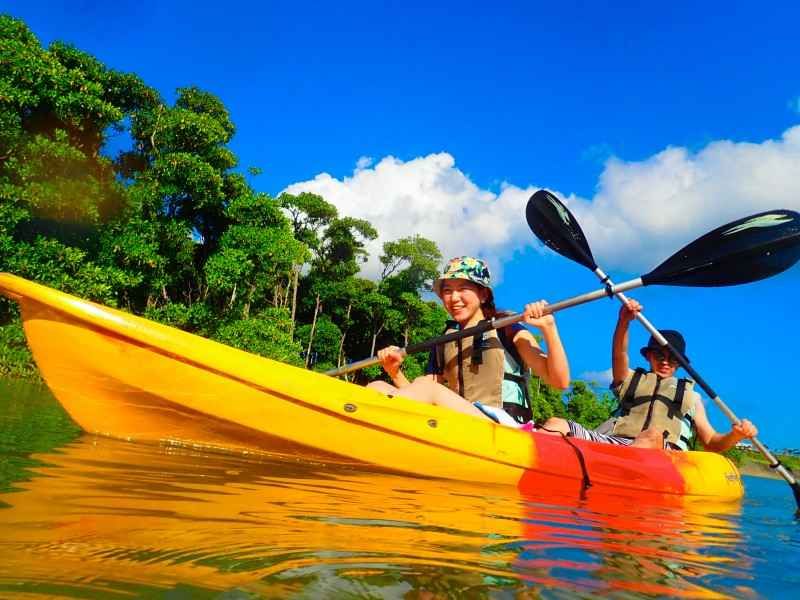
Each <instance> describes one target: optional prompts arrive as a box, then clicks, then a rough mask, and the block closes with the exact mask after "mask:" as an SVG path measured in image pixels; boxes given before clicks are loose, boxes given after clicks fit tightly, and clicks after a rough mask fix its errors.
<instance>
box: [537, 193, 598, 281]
mask: <svg viewBox="0 0 800 600" xmlns="http://www.w3.org/2000/svg"><path fill="white" fill-rule="evenodd" d="M525 218H526V219H527V220H528V226H529V227H530V228H531V230H532V231H533V233H534V234H536V237H538V238H539V239H540V240H541V241H542V242H543V243H544V244H545V245H546V246H547V247H548V248H550V249H552V250H555V251H556V252H558V253H559V254H560V255H561V256H566V257H567V258H569V259H570V260H574V261H575V262H578V263H580V264H582V265H583V266H584V267H587V268H588V269H591V270H592V271H594V270H595V269H596V268H597V263H595V262H594V257H593V256H592V251H591V250H590V249H589V244H588V242H587V241H586V236H584V235H583V231H582V230H581V226H580V225H578V221H576V220H575V217H573V216H572V213H571V212H569V209H567V207H566V206H564V204H563V203H562V202H561V200H559V199H558V198H556V197H555V195H553V194H551V193H550V192H548V191H547V190H539V191H538V192H536V193H535V194H534V195H533V196H531V199H530V200H528V206H527V207H526V208H525Z"/></svg>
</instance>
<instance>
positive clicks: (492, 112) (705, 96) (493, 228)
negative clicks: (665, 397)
mask: <svg viewBox="0 0 800 600" xmlns="http://www.w3.org/2000/svg"><path fill="white" fill-rule="evenodd" d="M603 4H605V3H603ZM603 4H601V3H596V4H594V5H592V4H591V3H583V2H561V3H539V2H520V3H506V4H503V5H498V6H496V7H492V8H488V5H487V4H486V3H467V2H457V3H456V2H452V3H444V2H443V3H436V4H435V5H434V3H409V2H406V3H375V2H370V3H367V2H364V3H352V2H339V3H310V4H301V3H278V2H267V3H257V2H252V3H245V2H235V1H231V2H228V3H224V4H219V3H207V4H206V3H203V2H191V3H190V2H162V3H156V2H135V3H129V2H118V3H115V4H113V5H109V4H108V3H93V2H76V1H72V2H58V1H52V2H18V1H16V0H12V1H11V2H8V1H7V2H5V3H4V4H3V7H2V8H1V9H0V10H3V11H5V12H7V13H9V14H11V15H13V16H16V17H20V18H22V19H24V20H25V21H26V22H27V23H28V25H29V26H30V27H31V28H32V30H33V31H34V33H35V34H36V35H37V36H38V37H39V38H40V40H41V41H42V42H43V43H44V44H45V45H46V44H48V43H50V42H51V41H53V40H56V39H60V40H64V41H67V42H71V43H74V44H75V45H76V46H78V47H79V48H81V49H83V50H86V51H88V52H90V53H91V54H93V55H95V56H97V57H98V58H99V59H100V60H102V61H103V62H104V63H106V64H107V65H109V66H110V67H113V68H115V69H118V70H123V71H133V72H135V73H137V74H139V75H140V76H141V77H142V78H143V79H144V81H145V82H146V83H148V84H149V85H152V86H154V87H156V88H157V89H159V90H160V91H161V93H162V94H163V95H164V97H165V98H166V99H168V100H171V99H173V98H174V90H175V88H177V87H180V86H187V85H197V86H199V87H202V88H204V89H206V90H209V91H211V92H213V93H215V94H217V95H218V96H219V97H220V98H221V99H222V100H223V101H224V103H225V104H226V106H227V107H228V108H229V110H230V111H231V115H232V118H233V120H234V122H235V124H236V126H237V134H236V137H235V138H234V141H233V144H232V146H233V149H234V151H235V152H236V153H237V154H238V155H239V157H240V159H241V165H242V166H243V167H248V166H257V167H260V168H261V169H263V171H264V173H263V175H261V176H259V177H257V178H255V179H254V180H253V185H254V186H255V187H256V188H257V189H259V190H261V191H265V192H269V193H270V194H278V193H279V192H281V191H282V190H285V189H289V190H292V191H297V190H301V189H308V190H313V191H317V192H320V193H322V194H323V195H324V196H325V197H326V198H327V199H328V200H330V201H332V202H334V203H336V204H337V206H339V208H340V211H341V212H343V213H345V214H352V215H354V216H360V217H364V218H368V219H370V220H371V221H372V222H373V223H374V224H375V225H376V226H377V227H378V229H379V231H381V232H382V235H383V238H382V240H381V241H386V240H389V239H396V238H398V237H401V236H404V235H409V234H413V233H421V234H423V235H425V236H426V237H430V238H431V239H434V240H435V241H436V242H437V243H438V244H439V245H440V247H441V248H442V249H443V251H444V253H445V254H447V255H451V254H452V255H454V254H461V253H475V254H481V255H483V256H486V257H487V258H488V259H489V260H490V262H491V266H492V267H493V271H494V272H495V274H496V276H497V278H498V280H499V281H500V283H499V284H498V285H497V288H496V295H497V297H498V298H499V300H500V302H501V304H503V305H504V306H506V307H508V308H511V309H518V308H521V306H522V305H523V304H524V303H525V302H526V301H529V300H534V299H539V298H546V299H548V300H550V301H556V300H559V299H563V298H565V297H568V296H572V295H574V294H578V293H582V292H584V291H588V290H591V289H595V288H596V287H597V284H596V280H595V279H594V276H593V275H592V274H591V273H589V272H588V271H586V270H585V269H583V268H582V267H579V266H577V265H574V264H572V263H570V262H569V261H567V260H566V259H564V258H562V257H560V256H555V255H552V254H550V253H547V252H543V251H542V250H541V248H539V247H538V246H537V244H536V243H535V241H534V240H533V238H532V235H531V234H530V233H529V232H528V230H527V226H526V224H525V220H524V205H525V201H526V200H527V198H528V197H529V196H530V194H531V193H532V192H533V191H534V190H535V189H538V188H539V187H547V188H549V189H552V190H554V191H556V192H557V193H559V194H560V195H561V197H562V198H564V199H565V200H566V201H567V202H568V205H569V206H570V208H571V209H572V210H573V212H574V213H575V214H576V216H577V217H578V219H579V221H580V222H581V224H582V225H583V228H584V230H585V231H586V234H587V237H588V239H589V242H590V244H591V246H592V249H593V250H594V253H595V255H596V258H597V260H598V263H599V264H600V266H601V267H603V268H604V269H605V270H607V271H609V272H610V273H611V274H612V276H613V277H614V278H615V279H617V280H619V281H622V280H625V279H630V278H632V277H635V276H637V275H639V274H642V273H644V272H646V271H649V270H650V269H651V268H653V267H654V266H656V265H657V264H658V263H659V262H660V261H661V260H663V259H664V258H666V257H667V256H668V255H669V254H671V253H672V252H673V251H675V250H677V249H679V248H680V247H681V246H682V245H683V244H685V243H687V242H689V241H690V240H692V239H694V238H695V237H697V236H699V235H700V234H702V233H704V232H706V231H708V230H710V229H712V228H714V227H716V226H718V225H721V224H722V223H724V222H727V221H730V220H732V219H734V218H738V217H741V216H745V215H747V214H751V213H754V212H759V211H761V210H767V209H770V208H792V209H795V210H800V129H793V128H795V127H798V126H800V74H799V73H800V72H799V71H798V69H797V65H800V44H798V42H797V37H798V36H797V23H799V22H800V4H798V3H797V2H775V3H769V5H765V4H763V3H754V2H724V3H723V2H719V3H715V2H706V3H688V2H686V3H684V2H673V3H668V4H663V3H662V4H653V3H623V2H620V3H614V6H612V7H609V6H604V5H603ZM366 274H367V275H369V274H370V270H369V268H368V269H367V271H366ZM799 290H800V267H795V268H794V269H793V270H792V271H790V272H788V273H785V274H783V275H781V276H778V277H776V278H773V279H771V280H768V281H764V282H759V283H755V284H750V285H746V286H740V287H733V288H719V289H709V290H702V289H691V288H665V287H654V288H650V289H645V290H642V291H640V292H638V293H636V292H634V293H631V295H632V296H635V297H637V298H639V299H641V300H642V301H643V303H644V304H645V311H646V314H647V316H648V317H649V318H650V320H651V321H652V322H653V323H655V324H656V325H657V326H659V327H662V328H677V329H681V330H682V331H683V332H684V333H685V335H686V337H687V341H688V354H689V355H690V357H691V359H692V361H693V364H694V365H695V367H696V368H697V369H698V371H699V372H700V373H701V374H702V375H703V376H704V377H705V378H706V379H707V380H708V382H709V383H711V385H712V386H714V387H715V388H716V390H717V391H718V392H719V393H720V395H721V397H722V398H723V399H725V400H726V401H727V402H728V404H729V405H730V406H731V407H732V408H733V409H734V411H735V412H737V413H738V414H739V415H740V416H747V417H750V418H751V419H753V420H754V421H755V422H756V423H757V425H758V426H759V427H760V429H761V437H762V439H763V441H764V442H765V443H767V444H768V445H772V446H774V447H776V448H782V447H787V446H790V447H791V446H794V447H797V446H800V439H798V435H797V433H796V430H795V427H796V425H795V424H796V423H798V422H800V403H798V398H797V396H798V395H797V393H796V392H795V391H794V390H793V387H794V386H793V385H792V384H791V379H790V378H791V376H792V373H794V369H795V368H796V360H797V359H796V358H795V351H794V349H795V347H796V342H795V338H796V336H797V335H798V333H800V319H798V316H797V314H796V312H795V311H796V309H797V305H798V302H797V299H796V295H797V292H798V291H799ZM616 312H617V306H616V305H614V304H612V302H610V301H608V300H604V301H601V302H596V303H594V304H593V305H589V306H584V307H579V308H574V309H571V310H570V311H568V312H564V313H562V314H561V315H560V316H559V317H558V322H559V326H560V329H561V333H562V337H563V340H564V344H565V346H566V348H567V352H568V355H569V358H570V362H571V366H572V372H573V376H581V375H584V374H597V375H594V376H595V377H596V378H599V379H602V375H601V374H602V373H603V372H604V371H606V370H607V369H608V367H609V345H610V336H611V332H612V329H613V326H614V321H615V318H616ZM634 327H635V328H634V329H633V330H632V347H633V348H638V347H639V346H641V345H643V344H644V343H645V342H646V338H647V335H646V333H645V332H644V331H643V330H642V329H641V328H637V327H636V326H635V325H634ZM709 413H710V415H711V418H712V422H713V423H714V424H715V425H716V426H717V428H718V429H720V430H727V428H728V427H727V423H726V421H725V419H724V417H722V416H721V415H720V413H719V412H718V411H717V410H716V409H714V408H711V409H710V410H709Z"/></svg>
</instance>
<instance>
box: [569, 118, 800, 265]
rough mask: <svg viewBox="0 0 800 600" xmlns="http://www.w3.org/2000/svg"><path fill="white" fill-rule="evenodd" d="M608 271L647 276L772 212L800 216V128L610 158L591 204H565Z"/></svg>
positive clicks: (581, 201)
mask: <svg viewBox="0 0 800 600" xmlns="http://www.w3.org/2000/svg"><path fill="white" fill-rule="evenodd" d="M566 202H567V205H568V206H569V208H570V210H572V211H573V212H574V213H575V216H576V217H577V219H578V221H579V223H580V224H581V227H582V228H583V230H584V232H585V233H586V237H587V238H588V240H589V242H590V244H591V247H592V250H593V252H594V254H595V257H596V258H597V261H598V264H600V265H601V266H602V267H604V268H606V269H609V268H618V269H623V270H628V271H644V270H649V269H650V268H652V267H654V266H655V265H656V264H658V263H659V262H661V261H662V260H663V259H665V258H667V257H668V256H669V255H671V254H672V253H673V252H675V251H676V250H678V249H679V248H680V247H682V246H683V245H685V244H686V243H688V242H690V241H691V240H692V239H694V238H696V237H698V236H699V235H701V234H703V233H705V232H707V231H710V230H711V229H714V228H715V227H718V226H720V225H722V224H724V223H726V222H728V221H732V220H734V219H737V218H740V217H743V216H746V215H748V214H752V213H755V212H760V211H765V210H770V209H774V208H789V209H795V210H797V209H800V126H796V127H793V128H791V129H788V130H787V131H786V132H784V134H783V136H782V137H781V139H779V140H767V141H765V142H762V143H760V144H753V143H745V142H740V143H734V142H730V141H717V142H713V143H711V144H709V145H708V146H706V147H705V148H703V149H702V150H701V151H699V152H697V153H694V154H693V153H690V152H689V151H688V150H686V149H685V148H675V147H671V148H667V149H666V150H663V151H662V152H659V153H658V154H656V155H654V156H652V157H650V158H648V159H647V160H644V161H640V162H625V161H622V160H620V159H617V158H611V159H610V160H608V161H607V162H606V165H605V169H604V171H603V174H602V175H601V176H600V184H599V187H598V192H597V194H596V195H595V197H594V198H593V199H592V201H591V202H588V201H586V200H584V199H581V198H577V197H574V196H570V197H567V198H566Z"/></svg>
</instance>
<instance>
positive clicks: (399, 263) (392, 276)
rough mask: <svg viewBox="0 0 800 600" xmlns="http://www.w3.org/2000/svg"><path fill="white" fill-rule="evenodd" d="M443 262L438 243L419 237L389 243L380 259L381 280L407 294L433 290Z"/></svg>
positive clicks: (384, 247)
mask: <svg viewBox="0 0 800 600" xmlns="http://www.w3.org/2000/svg"><path fill="white" fill-rule="evenodd" d="M441 260H442V253H441V252H439V248H438V247H437V246H436V244H435V243H434V242H432V241H431V240H428V239H425V238H424V237H422V236H419V235H414V236H411V237H406V238H402V239H399V240H396V241H394V242H386V243H384V244H383V254H382V255H381V257H380V261H381V264H382V265H383V271H382V272H381V281H382V282H386V283H387V284H388V285H389V287H392V288H395V289H397V288H399V289H401V290H403V291H409V292H418V291H421V290H430V289H431V283H432V281H433V279H435V278H436V276H437V275H438V273H439V263H440V262H441ZM387 280H392V281H387Z"/></svg>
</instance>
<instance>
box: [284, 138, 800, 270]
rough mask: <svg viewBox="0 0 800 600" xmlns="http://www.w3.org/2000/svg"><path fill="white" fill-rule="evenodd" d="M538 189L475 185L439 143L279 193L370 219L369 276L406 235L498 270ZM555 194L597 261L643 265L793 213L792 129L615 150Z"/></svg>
mask: <svg viewBox="0 0 800 600" xmlns="http://www.w3.org/2000/svg"><path fill="white" fill-rule="evenodd" d="M540 183H541V184H543V185H546V183H547V182H540ZM536 189H538V188H537V187H527V188H520V187H517V186H515V185H513V183H504V184H503V185H502V186H501V190H500V193H499V194H495V193H493V192H491V191H488V190H485V189H481V188H479V187H478V186H476V185H475V184H474V183H473V182H472V181H471V180H470V179H469V177H468V176H467V175H465V174H464V173H463V172H462V171H460V170H459V169H458V168H457V167H456V163H455V159H454V158H453V156H451V155H450V154H448V153H446V152H442V153H439V154H430V155H428V156H424V157H419V158H416V159H413V160H409V161H405V162H404V161H402V160H399V159H397V158H394V157H391V156H389V157H385V158H383V159H382V160H380V161H379V162H378V163H377V164H374V165H373V163H372V160H371V159H368V158H365V157H362V158H360V159H359V160H358V163H357V165H356V168H355V170H354V171H353V174H352V176H350V177H343V178H342V179H337V178H334V177H332V176H331V175H329V174H327V173H322V174H320V175H317V176H316V177H315V178H314V179H312V180H309V181H303V182H298V183H295V184H292V185H290V186H289V187H288V188H286V190H285V191H287V192H289V193H295V194H296V193H299V192H301V191H308V192H314V193H317V194H320V195H322V196H323V197H324V198H325V199H326V200H328V201H329V202H331V203H333V204H335V205H336V206H337V208H338V209H339V211H340V213H341V214H343V215H348V216H353V217H359V218H364V219H367V220H368V221H370V222H371V223H372V224H373V225H374V226H375V227H376V228H377V229H378V231H379V232H380V234H381V237H380V239H379V240H376V241H375V242H373V243H371V244H370V246H369V247H368V250H369V252H370V254H371V256H372V258H371V261H370V262H369V263H368V264H367V265H366V266H365V268H364V269H363V274H364V275H365V276H367V277H376V276H377V274H378V273H379V272H380V269H379V263H378V260H377V257H378V256H379V255H380V253H381V245H382V243H383V242H385V241H389V240H395V239H398V238H401V237H405V236H409V235H413V234H419V235H422V236H424V237H426V238H429V239H431V240H434V241H435V242H436V243H437V244H438V245H439V248H440V249H441V251H442V253H443V255H444V257H445V258H449V257H451V256H457V255H460V254H475V255H479V256H483V257H485V258H486V259H487V260H489V262H490V264H491V265H492V267H493V270H494V271H495V272H496V273H497V274H498V275H499V274H500V267H501V266H502V263H503V262H504V261H506V260H508V259H509V258H511V256H512V255H513V253H514V252H515V251H516V250H519V249H520V248H522V247H525V246H529V245H532V244H534V238H533V236H532V235H531V233H530V231H529V230H528V227H527V224H526V222H525V219H524V217H523V215H524V208H525V204H526V203H527V201H528V198H529V197H530V195H531V194H532V193H533V192H534V191H536ZM553 191H554V192H555V193H557V194H558V195H559V196H560V197H561V198H562V199H564V201H565V202H566V204H567V206H569V208H570V210H571V211H573V212H574V213H575V216H576V217H577V219H578V221H579V223H580V224H581V227H582V228H583V230H584V232H585V233H586V236H587V238H588V240H589V242H590V244H591V247H592V251H593V253H594V254H595V257H596V259H597V261H598V264H600V265H601V266H602V267H603V268H604V269H606V270H610V269H618V270H622V271H626V272H630V273H641V272H645V271H648V270H649V269H651V268H652V267H654V266H655V265H656V264H658V263H660V262H661V261H662V260H664V259H665V258H666V257H668V256H669V255H671V254H672V253H673V252H675V251H676V250H677V249H678V248H680V247H681V246H683V245H685V244H686V243H688V242H689V241H691V240H692V239H694V238H696V237H698V236H699V235H701V234H703V233H705V232H707V231H709V230H711V229H714V228H715V227H718V226H719V225H722V224H723V223H726V222H728V221H731V220H733V219H737V218H740V217H743V216H746V215H748V214H752V213H755V212H760V211H764V210H770V209H774V208H789V209H794V210H800V126H796V127H793V128H791V129H788V130H787V131H785V132H784V133H783V135H782V136H781V138H780V139H776V140H766V141H764V142H761V143H749V142H731V141H725V140H723V141H716V142H713V143H710V144H709V145H707V146H706V147H705V148H703V149H702V150H700V151H698V152H690V151H689V150H687V149H686V148H681V147H669V148H666V149H665V150H663V151H661V152H659V153H657V154H655V155H654V156H651V157H650V158H648V159H646V160H643V161H625V160H622V159H620V158H616V157H611V158H609V159H608V160H606V162H605V166H604V170H603V173H602V175H601V176H600V180H599V183H598V186H597V193H596V194H595V196H594V197H593V198H581V197H579V196H576V195H574V194H571V193H570V192H569V190H553Z"/></svg>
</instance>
